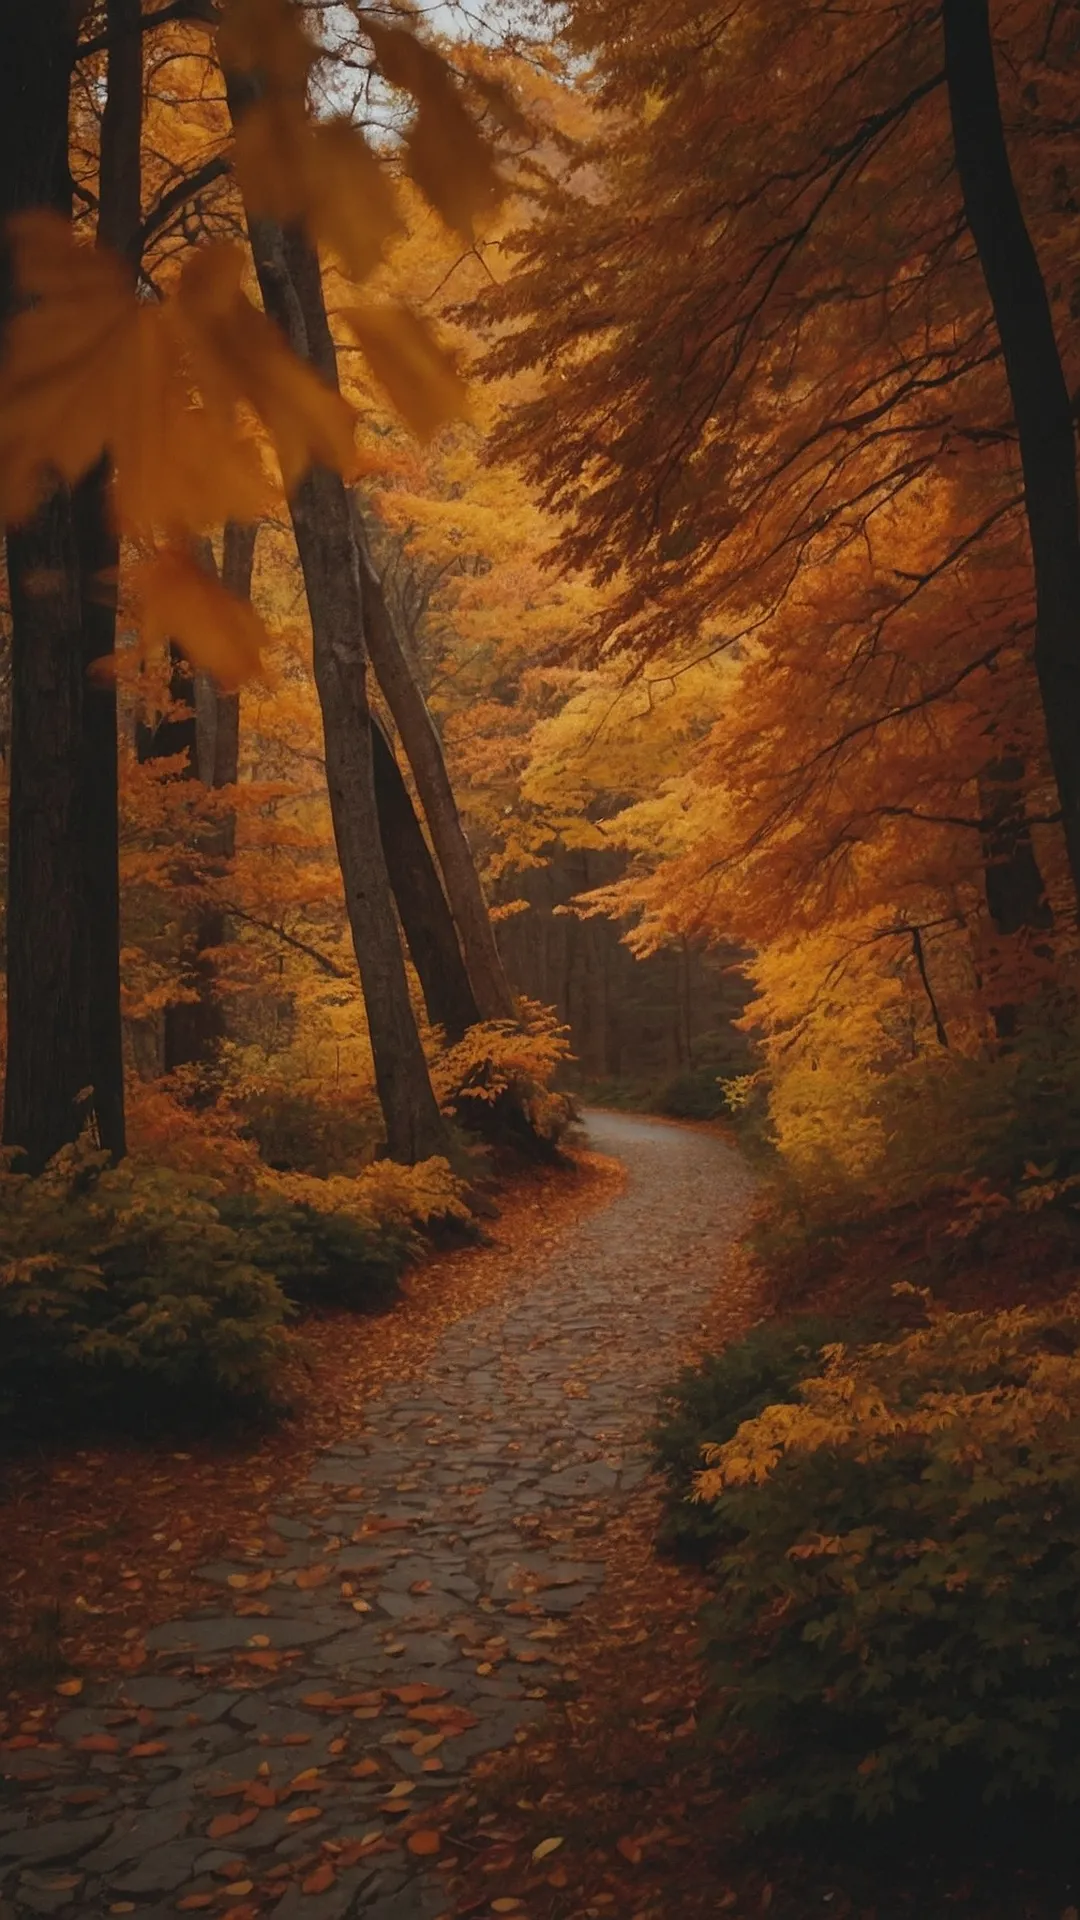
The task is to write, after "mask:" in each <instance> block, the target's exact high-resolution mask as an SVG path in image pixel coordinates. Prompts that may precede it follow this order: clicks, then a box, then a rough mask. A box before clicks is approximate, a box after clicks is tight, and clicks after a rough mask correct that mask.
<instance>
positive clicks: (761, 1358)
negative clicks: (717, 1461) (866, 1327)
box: [649, 1314, 840, 1562]
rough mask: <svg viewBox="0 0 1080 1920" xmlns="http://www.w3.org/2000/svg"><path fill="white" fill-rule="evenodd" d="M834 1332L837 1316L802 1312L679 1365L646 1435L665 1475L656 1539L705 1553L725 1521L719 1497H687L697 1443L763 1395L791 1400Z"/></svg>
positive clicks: (758, 1406)
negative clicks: (714, 1500) (693, 1362)
mask: <svg viewBox="0 0 1080 1920" xmlns="http://www.w3.org/2000/svg"><path fill="white" fill-rule="evenodd" d="M839 1338H840V1327H839V1325H838V1323H837V1322H835V1321H830V1320H824V1319H821V1318H819V1317H818V1316H816V1315H812V1314H804V1315H799V1316H798V1317H797V1318H794V1319H791V1320H781V1321H770V1322H768V1323H767V1324H766V1325H763V1326H760V1327H755V1328H753V1330H752V1331H751V1332H750V1333H748V1334H747V1335H746V1337H745V1339H742V1340H736V1341H733V1342H732V1344H731V1345H730V1346H728V1347H725V1348H724V1350H723V1352H722V1353H713V1354H709V1355H708V1356H707V1357H706V1358H705V1359H704V1360H702V1361H699V1362H698V1364H697V1365H696V1366H690V1367H684V1368H683V1369H682V1372H681V1373H680V1374H679V1375H678V1377H677V1378H676V1379H675V1380H674V1381H672V1383H671V1385H670V1386H669V1387H668V1388H667V1389H666V1390H665V1392H664V1393H663V1395H662V1396H661V1402H660V1414H659V1418H658V1419H657V1422H656V1425H655V1426H654V1427H653V1429H652V1432H651V1434H650V1435H649V1441H650V1445H651V1447H652V1453H653V1463H654V1465H655V1467H656V1469H657V1471H658V1472H660V1473H662V1474H663V1476H664V1479H665V1480H666V1482H667V1500H666V1509H665V1514H664V1520H663V1525H662V1527H661V1534H660V1539H661V1544H662V1545H663V1546H665V1547H666V1548H668V1549H669V1550H671V1551H673V1552H675V1553H677V1554H679V1556H680V1557H682V1558H686V1559H692V1560H699V1561H703V1562H704V1561H707V1560H709V1559H711V1558H712V1557H713V1555H714V1554H715V1553H716V1552H717V1549H718V1547H719V1546H720V1544H721V1543H722V1541H723V1540H725V1539H726V1538H727V1537H728V1527H727V1522H726V1520H725V1518H724V1517H723V1516H722V1511H721V1507H720V1506H719V1505H717V1504H714V1503H710V1502H702V1501H700V1500H695V1499H694V1498H693V1487H694V1479H695V1476H696V1475H697V1474H698V1473H700V1471H701V1468H702V1465H703V1460H702V1449H703V1448H704V1447H705V1446H706V1445H710V1444H711V1445H715V1446H719V1445H721V1444H722V1443H723V1442H724V1441H725V1440H730V1439H731V1437H732V1435H733V1434H734V1433H735V1432H736V1430H737V1428H738V1427H739V1426H741V1424H742V1422H743V1421H744V1420H753V1419H755V1418H756V1417H757V1415H758V1414H759V1413H761V1411H762V1409H763V1408H764V1407H766V1406H768V1405H769V1404H770V1402H773V1401H781V1400H785V1401H786V1400H793V1399H794V1397H795V1393H796V1390H797V1388H798V1385H799V1382H800V1380H802V1379H803V1378H804V1377H805V1375H807V1374H809V1373H814V1372H816V1370H817V1368H818V1365H819V1362H820V1359H821V1352H822V1348H823V1347H824V1346H825V1345H826V1344H827V1343H828V1342H829V1341H831V1340H837V1339H839Z"/></svg>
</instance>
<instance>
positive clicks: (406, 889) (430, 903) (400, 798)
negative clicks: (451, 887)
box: [371, 720, 480, 1045]
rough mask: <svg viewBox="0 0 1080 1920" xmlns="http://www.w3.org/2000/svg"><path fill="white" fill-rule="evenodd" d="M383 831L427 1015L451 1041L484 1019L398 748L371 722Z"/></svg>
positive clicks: (402, 918) (404, 929)
mask: <svg viewBox="0 0 1080 1920" xmlns="http://www.w3.org/2000/svg"><path fill="white" fill-rule="evenodd" d="M371 737H372V747H373V749H374V756H375V801H376V805H377V806H378V810H379V834H380V837H381V839H382V845H383V853H384V854H385V856H386V865H387V869H388V871H389V874H390V885H391V886H392V888H393V890H394V900H395V902H396V903H397V910H398V918H399V919H400V921H401V925H402V929H403V931H404V934H405V939H406V941H407V943H408V948H409V955H410V958H411V959H412V963H413V966H414V967H415V968H416V974H417V978H418V980H419V982H420V988H421V991H422V993H423V996H424V1005H425V1007H426V1008H427V1015H428V1019H429V1020H430V1021H431V1023H432V1025H433V1026H436V1027H441V1028H442V1030H443V1032H444V1033H445V1035H446V1038H447V1040H448V1041H450V1043H451V1045H452V1044H453V1043H454V1041H456V1040H460V1039H461V1037H462V1034H464V1033H465V1032H466V1031H467V1029H468V1028H469V1027H471V1026H474V1025H475V1024H476V1022H477V1021H478V1020H479V1018H480V1014H479V1012H478V1010H477V1005H476V1001H475V999H474V997H473V991H472V987H471V986H470V984H469V976H468V974H467V973H466V971H465V962H464V961H463V959H462V957H461V948H460V947H459V946H458V939H457V933H456V931H455V928H454V921H453V916H452V914H451V912H450V909H449V907H448V906H447V904H446V895H445V894H444V893H443V890H442V884H441V882H440V880H439V876H438V873H437V872H436V868H435V862H434V860H433V859H432V857H431V851H430V849H429V847H428V843H427V841H426V840H425V839H424V831H423V828H422V827H421V825H420V822H419V820H418V819H417V817H416V811H415V809H414V807H413V803H412V796H411V794H410V792H409V789H408V787H407V786H406V785H405V781H404V779H403V777H402V773H401V768H400V767H399V766H398V763H397V759H396V758H395V755H394V750H393V748H392V746H391V745H390V742H389V741H388V740H387V738H386V735H385V733H384V732H383V729H382V727H381V726H380V725H379V722H378V721H377V720H373V721H372V728H371Z"/></svg>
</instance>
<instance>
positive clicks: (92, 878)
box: [75, 0, 143, 1158]
mask: <svg viewBox="0 0 1080 1920" xmlns="http://www.w3.org/2000/svg"><path fill="white" fill-rule="evenodd" d="M105 40H106V91H105V104H104V108H103V110H102V116H101V151H100V161H99V167H98V220H97V243H98V245H99V246H101V247H109V248H111V249H112V250H113V252H114V253H117V254H118V255H119V256H120V258H121V259H122V260H123V261H124V262H125V263H126V265H127V269H128V272H129V273H130V275H131V277H132V280H134V279H135V277H136V274H137V272H138V267H139V261H140V256H141V252H142V239H141V225H142V120H143V19H142V0H107V3H106V11H105ZM75 515H76V527H77V530H78V540H79V557H80V563H81V568H82V657H83V666H84V672H85V686H84V693H83V743H82V762H81V794H80V808H79V811H80V827H81V831H82V836H83V885H84V887H85V891H86V916H87V935H88V939H89V975H90V986H89V996H90V1067H91V1079H92V1082H93V1089H94V1113H95V1116H96V1119H97V1126H98V1132H99V1135H100V1137H101V1142H102V1145H103V1146H106V1147H108V1149H109V1151H110V1152H111V1153H112V1154H113V1155H114V1157H116V1158H119V1157H120V1156H121V1155H122V1154H123V1152H124V1148H125V1127H124V1055H123V1030H122V1026H121V1018H120V873H119V801H118V793H117V734H116V683H115V678H114V676H113V674H112V672H111V667H112V662H113V655H114V653H115V651H116V605H117V590H118V583H119V572H120V542H119V539H118V537H117V533H116V529H115V527H114V526H113V524H112V520H111V515H110V508H109V497H108V464H107V461H106V460H101V461H99V463H98V465H97V466H96V467H95V468H93V469H92V471H91V472H90V473H88V474H87V475H86V477H85V478H84V479H83V480H82V481H80V483H79V485H78V487H77V488H76V491H75Z"/></svg>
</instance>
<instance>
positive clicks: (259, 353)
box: [177, 242, 355, 518]
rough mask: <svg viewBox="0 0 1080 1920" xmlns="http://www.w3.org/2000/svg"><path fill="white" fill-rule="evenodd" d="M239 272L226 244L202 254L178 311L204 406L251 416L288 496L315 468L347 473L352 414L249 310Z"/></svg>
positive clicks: (183, 285)
mask: <svg viewBox="0 0 1080 1920" xmlns="http://www.w3.org/2000/svg"><path fill="white" fill-rule="evenodd" d="M243 271H244V256H243V254H242V252H241V250H240V248H239V247H235V246H232V245H231V244H229V243H228V242H223V243H221V244H219V245H215V246H209V247H202V248H200V249H199V251H198V252H197V253H196V254H194V255H193V256H192V258H191V259H190V260H189V261H188V264H187V266H186V267H185V268H184V271H183V273H182V275H181V277H180V286H179V289H178V293H177V306H178V308H179V312H180V315H181V316H182V321H183V324H184V327H185V330H186V334H187V344H188V349H189V353H190V357H191V363H192V367H193V370H194V373H195V376H196V378H197V380H198V382H199V385H200V388H201V390H202V391H203V393H204V395H205V396H206V399H207V403H208V405H210V406H211V407H213V408H214V409H216V410H218V411H220V412H221V413H224V414H229V415H233V414H234V413H235V409H236V408H237V406H238V405H239V404H240V403H241V402H243V401H246V402H247V404H248V405H249V406H250V407H252V408H253V409H254V411H255V413H257V414H258V416H259V418H260V419H261V420H262V422H263V424H264V426H265V427H266V430H267V432H268V433H269V435H270V437H271V439H272V440H273V442H274V445H275V448H276V449H277V455H278V459H279V461H280V463H281V472H282V477H283V479H284V481H285V485H286V487H287V488H289V489H291V488H292V487H294V486H295V485H296V482H297V481H298V480H299V479H300V478H301V477H302V476H303V474H304V473H305V472H306V471H307V469H308V467H310V466H311V465H313V464H314V463H316V462H320V463H322V464H323V465H325V466H332V467H337V468H338V469H339V470H340V471H342V472H346V473H349V472H351V471H352V470H353V468H354V466H355V451H354V447H353V424H354V419H355V416H354V414H353V411H352V408H351V407H350V406H349V405H348V403H347V402H346V401H345V400H343V399H342V398H341V395H340V394H339V393H335V392H334V390H333V389H332V388H331V387H328V386H327V385H326V384H325V382H324V381H322V380H320V379H319V376H318V375H317V374H316V373H315V372H314V371H313V370H312V368H311V367H310V366H308V365H306V364H305V362H304V361H302V360H298V359H297V357H296V355H295V354H294V353H292V352H290V350H289V347H288V346H287V345H286V342H285V341H284V339H283V338H282V335H281V334H280V332H279V331H278V329H277V327H275V326H274V324H273V322H272V321H270V320H268V319H267V318H266V315H265V314H263V313H260V312H259V310H258V308H257V307H255V306H253V305H252V303H251V301H250V300H249V299H248V297H247V295H246V293H245V292H244V291H243V288H242V286H241V280H242V277H243ZM234 517H235V518H239V517H241V516H239V515H234Z"/></svg>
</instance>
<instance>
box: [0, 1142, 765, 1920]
mask: <svg viewBox="0 0 1080 1920" xmlns="http://www.w3.org/2000/svg"><path fill="white" fill-rule="evenodd" d="M588 1130H589V1143H590V1145H591V1146H593V1147H595V1148H597V1149H598V1150H599V1151H601V1152H603V1153H608V1154H612V1155H614V1156H616V1157H617V1158H618V1159H619V1160H621V1161H622V1162H623V1164H624V1166H625V1168H626V1175H627V1178H626V1184H625V1187H624V1188H623V1190H622V1191H621V1192H620V1193H619V1195H618V1196H617V1197H616V1199H615V1200H614V1201H612V1202H611V1204H609V1205H608V1206H606V1207H605V1208H604V1209H603V1210H602V1211H601V1212H599V1213H597V1214H594V1215H592V1216H591V1217H589V1218H587V1219H585V1220H584V1221H582V1222H581V1223H579V1224H578V1225H577V1226H576V1227H574V1228H572V1229H571V1230H570V1232H569V1233H567V1234H566V1235H565V1236H563V1237H562V1238H561V1239H560V1242H559V1244H558V1247H557V1248H556V1250H555V1251H554V1252H552V1253H544V1254H542V1255H541V1256H540V1257H539V1258H538V1260H537V1263H536V1266H535V1268H534V1269H533V1271H532V1273H531V1275H530V1281H529V1285H528V1287H527V1288H526V1289H525V1290H520V1289H519V1290H518V1291H517V1292H515V1293H514V1294H513V1295H511V1296H509V1297H505V1298H504V1299H503V1300H502V1301H501V1302H500V1303H499V1304H498V1305H497V1306H496V1307H488V1308H485V1309H484V1310H483V1311H482V1312H481V1313H478V1314H474V1315H472V1316H471V1317H470V1318H468V1319H465V1320H460V1321H458V1322H457V1323H456V1324H455V1325H453V1326H452V1327H451V1328H450V1329H449V1330H448V1331H447V1333H446V1334H445V1336H444V1337H443V1339H442V1341H441V1343H440V1345H439V1347H438V1349H437V1351H436V1353H435V1354H434V1356H433V1359H432V1361H431V1364H430V1366H429V1367H428V1369H427V1371H426V1373H425V1376H424V1377H423V1379H421V1380H419V1381H411V1382H409V1383H408V1384H407V1385H403V1386H401V1387H400V1388H395V1389H394V1390H392V1391H390V1392H387V1393H385V1394H384V1395H383V1396H382V1397H381V1398H380V1399H379V1400H377V1401H376V1402H374V1403H372V1404H371V1405H370V1407H369V1408H368V1424H367V1427H366V1429H365V1431H363V1432H362V1433H358V1434H356V1435H354V1436H352V1437H351V1438H350V1439H349V1440H348V1441H344V1440H343V1441H341V1442H340V1443H339V1444H338V1445H336V1446H334V1447H332V1448H331V1449H330V1450H329V1451H328V1452H327V1453H325V1454H324V1455H323V1456H322V1458H321V1459H320V1461H319V1462H318V1463H317V1466H316V1468H315V1469H314V1470H313V1472H312V1474H311V1475H310V1477H309V1479H308V1481H307V1482H306V1484H305V1485H303V1486H302V1487H301V1488H300V1489H299V1490H298V1491H297V1493H296V1496H295V1498H294V1499H293V1500H292V1502H291V1503H290V1505H289V1508H288V1511H283V1512H281V1513H280V1514H279V1515H278V1516H277V1517H276V1519H275V1527H276V1533H275V1535H274V1536H272V1537H270V1538H263V1539H262V1540H261V1541H259V1542H254V1541H253V1542H252V1546H251V1551H250V1553H248V1554H247V1555H246V1556H245V1557H244V1558H243V1559H242V1560H239V1561H237V1562H235V1563H231V1564H225V1563H223V1564H221V1565H212V1566H208V1567H205V1568H202V1569H200V1573H201V1574H202V1576H203V1577H205V1579H206V1581H207V1589H208V1597H207V1603H206V1606H205V1607H204V1608H203V1609H200V1610H199V1612H197V1613H194V1614H190V1615H188V1616H187V1617H185V1618H183V1619H177V1620H174V1621H171V1622H169V1623H168V1624H167V1625H165V1626H162V1627H158V1628H156V1629H154V1630H153V1632H151V1633H150V1634H149V1636H148V1646H149V1647H150V1648H151V1649H152V1650H153V1656H154V1663H153V1669H152V1670H148V1671H146V1672H144V1673H141V1674H140V1675H139V1676H138V1678H133V1679H128V1680H126V1681H120V1682H114V1683H112V1684H110V1685H108V1686H105V1685H101V1686H100V1687H97V1688H93V1689H91V1688H88V1689H87V1694H86V1696H85V1703H84V1702H82V1701H81V1702H80V1703H79V1705H78V1706H76V1707H74V1708H73V1709H71V1710H70V1711H67V1712H65V1713H63V1714H62V1715H61V1717H60V1720H59V1723H58V1728H57V1734H56V1742H55V1744H54V1745H53V1747H52V1748H51V1750H50V1749H49V1748H46V1747H41V1746H37V1747H35V1748H32V1749H27V1750H25V1751H22V1750H18V1749H16V1750H14V1751H8V1752H6V1753H4V1754H3V1755H0V1758H2V1760H3V1762H4V1772H5V1774H6V1775H7V1791H6V1801H5V1805H4V1809H3V1811H2V1812H0V1920H13V1916H18V1920H23V1916H25V1915H29V1914H53V1913H57V1914H66V1915H68V1916H72V1917H75V1916H77V1917H78V1920H82V1917H83V1916H94V1920H96V1916H98V1915H105V1914H111V1913H136V1914H138V1915H141V1916H143V1917H144V1920H150V1916H153V1920H164V1916H166V1915H168V1916H170V1917H171V1916H172V1915H173V1914H175V1913H176V1912H177V1911H184V1912H186V1911H197V1910H199V1909H201V1908H203V1907H205V1908H206V1909H207V1910H208V1911H210V1912H212V1913H215V1914H217V1913H221V1912H231V1913H232V1914H234V1915H237V1916H243V1917H244V1920H250V1916H251V1915H253V1914H258V1915H260V1916H262V1915H265V1914H272V1915H273V1916H274V1917H275V1920H344V1917H345V1916H356V1920H435V1916H437V1915H440V1914H442V1913H444V1912H445V1910H446V1902H445V1898H444V1895H443V1892H442V1888H441V1884H440V1879H439V1875H438V1872H437V1870H435V1869H434V1868H433V1865H432V1863H431V1861H429V1860H427V1859H425V1857H424V1856H423V1854H422V1853H419V1852H413V1851H410V1850H409V1849H408V1847H407V1844H406V1836H407V1834H408V1832H409V1831H410V1830H411V1831H413V1832H415V1830H416V1829H417V1828H418V1827H419V1829H420V1831H421V1832H423V1830H424V1821H423V1810H424V1808H425V1807H430V1808H434V1806H435V1804H436V1803H437V1802H438V1801H439V1800H440V1799H442V1798H444V1797H445V1795H446V1794H447V1793H448V1792H450V1791H452V1790H453V1788H454V1786H455V1783H456V1782H457V1781H458V1780H459V1779H460V1778H461V1776H463V1775H464V1774H465V1772H466V1770H467V1768H468V1766H469V1763H470V1761H472V1760H473V1759H474V1758H475V1757H476V1756H477V1755H478V1754H481V1753H484V1752H488V1751H492V1750H493V1749H495V1748H497V1747H501V1746H506V1745H509V1744H510V1743H512V1742H513V1741H514V1739H515V1736H516V1735H517V1734H518V1733H519V1731H520V1730H521V1729H522V1728H523V1727H524V1726H525V1725H526V1723H528V1722H530V1721H532V1720H535V1719H537V1718H540V1717H542V1715H543V1713H544V1710H545V1704H544V1703H545V1699H546V1698H547V1695H548V1693H549V1691H551V1690H553V1689H555V1688H557V1686H558V1683H559V1675H560V1669H561V1664H562V1662H561V1659H560V1647H561V1641H562V1638H563V1636H564V1634H566V1632H567V1621H568V1617H569V1616H572V1614H573V1612H574V1609H575V1608H576V1607H577V1606H579V1605H580V1604H581V1602H582V1601H584V1600H585V1599H586V1598H587V1597H588V1596H589V1595H590V1594H591V1593H593V1592H594V1591H595V1589H596V1587H597V1585H598V1584H599V1583H600V1582H601V1581H602V1579H603V1577H604V1561H603V1536H604V1529H605V1524H606V1521H607V1519H608V1517H609V1516H610V1515H611V1514H612V1513H613V1511H614V1510H615V1509H616V1508H617V1506H618V1503H619V1502H620V1501H621V1499H622V1498H623V1497H624V1496H625V1495H627V1494H628V1493H629V1492H630V1491H631V1490H632V1489H633V1488H634V1487H636V1486H637V1485H639V1484H640V1482H641V1480H642V1479H643V1478H644V1476H645V1473H646V1464H645V1460H644V1457H643V1454H642V1450H641V1446H640V1438H641V1433H642V1429H643V1427H644V1425H645V1424H646V1423H647V1421H648V1418H649V1416H650V1413H651V1408H652V1403H653V1400H654V1397H655V1393H656V1389H657V1388H658V1386H659V1385H660V1384H661V1382H662V1381H663V1380H664V1378H665V1377H666V1376H667V1375H668V1374H669V1373H670V1372H671V1370H672V1368H673V1366H674V1365H675V1364H676V1363H677V1361H678V1358H679V1356H680V1353H681V1351H682V1349H683V1348H684V1346H685V1344H686V1342H687V1339H688V1338H689V1336H690V1335H692V1333H693V1331H694V1330H695V1328H696V1326H697V1324H698V1323H699V1321H700V1317H701V1313H702V1310H703V1309H704V1307H705V1305H706V1303H707V1301H708V1299H709V1297H710V1294H711V1292H712V1290H713V1287H714V1284H715V1279H716V1275H717V1270H718V1254H719V1251H720V1250H721V1249H722V1247H723V1246H724V1245H725V1244H726V1243H727V1242H728V1241H729V1240H730V1238H731V1236H732V1235H733V1234H734V1233H735V1232H736V1231H737V1230H738V1227H739V1225H740V1222H741V1220H742V1218H743V1217H744V1214H745V1209H746V1206H747V1203H748V1200H749V1196H750V1190H751V1179H750V1175H749V1173H748V1172H747V1170H746V1168H745V1167H744V1165H743V1163H742V1162H741V1161H740V1159H739V1157H738V1155H737V1154H736V1153H735V1152H734V1150H733V1149H732V1148H731V1147H730V1146H728V1145H727V1144H726V1143H725V1142H724V1141H723V1140H721V1139H719V1138H718V1137H717V1136H715V1135H712V1134H710V1133H707V1132H704V1131H697V1130H692V1129H689V1128H680V1127H677V1126H673V1125H670V1124H667V1123H664V1122H659V1121H650V1120H646V1119H640V1118H637V1117H630V1116H622V1115H616V1114H608V1113H603V1114H601V1113H592V1114H590V1115H589V1119H588ZM308 1769H318V1770H319V1771H318V1772H317V1774H314V1775H313V1776H312V1777H311V1778H310V1779H307V1780H305V1779H304V1778H303V1777H301V1778H299V1779H298V1778H297V1776H302V1775H303V1774H304V1773H305V1772H306V1771H307V1770H308ZM417 1816H419V1818H418V1817H417ZM423 1844H424V1843H423V1841H422V1840H421V1841H420V1842H419V1845H420V1846H421V1847H422V1846H423ZM305 1882H306V1883H307V1887H308V1891H305V1890H304V1883H305ZM320 1889H321V1890H320ZM195 1896H210V1897H209V1898H196V1897H195ZM180 1903H184V1904H182V1905H181V1904H180Z"/></svg>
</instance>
